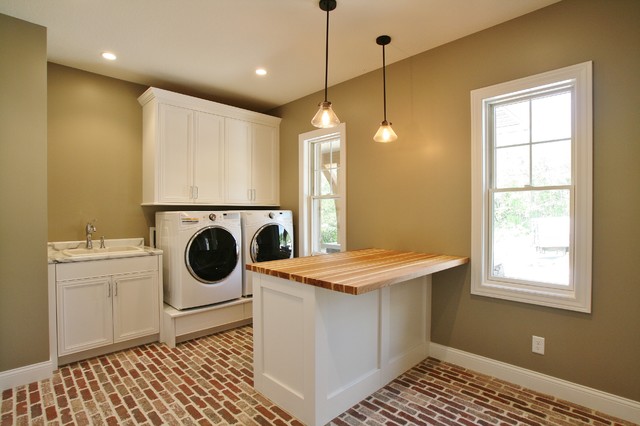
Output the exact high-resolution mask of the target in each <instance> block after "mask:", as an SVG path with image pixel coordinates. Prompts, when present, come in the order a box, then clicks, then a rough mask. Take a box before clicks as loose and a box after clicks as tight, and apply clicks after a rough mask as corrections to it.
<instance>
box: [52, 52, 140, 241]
mask: <svg viewBox="0 0 640 426" xmlns="http://www.w3.org/2000/svg"><path fill="white" fill-rule="evenodd" d="M48 71H49V75H48V84H49V87H48V89H49V100H48V104H49V117H48V118H49V130H48V139H49V141H48V143H49V155H48V162H49V173H48V175H49V223H50V226H49V241H69V240H82V239H84V238H85V232H84V228H85V225H86V223H87V222H88V221H91V220H93V219H97V222H96V228H97V232H96V234H94V238H99V237H100V236H102V235H104V236H105V238H107V239H110V238H130V237H148V235H149V231H148V228H147V223H146V220H145V216H144V212H143V210H142V207H140V203H141V202H142V109H141V107H140V104H139V103H138V101H137V98H138V96H140V95H141V94H142V93H143V92H144V91H145V90H146V88H147V87H146V86H141V85H138V84H134V83H129V82H125V81H122V80H116V79H113V78H109V77H104V76H101V75H97V74H92V73H89V72H85V71H80V70H77V69H74V68H69V67H65V66H62V65H57V64H53V63H50V64H49V66H48Z"/></svg>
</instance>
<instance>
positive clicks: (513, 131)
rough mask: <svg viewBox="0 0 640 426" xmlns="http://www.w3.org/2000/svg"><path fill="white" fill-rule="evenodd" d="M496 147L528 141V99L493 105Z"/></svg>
mask: <svg viewBox="0 0 640 426" xmlns="http://www.w3.org/2000/svg"><path fill="white" fill-rule="evenodd" d="M494 114H495V144H496V146H497V147H500V146H507V145H518V144H523V143H529V101H528V100H526V101H522V102H516V103H513V104H507V105H500V106H497V107H495V109H494Z"/></svg>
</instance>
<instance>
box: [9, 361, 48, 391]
mask: <svg viewBox="0 0 640 426" xmlns="http://www.w3.org/2000/svg"><path fill="white" fill-rule="evenodd" d="M55 368H56V367H55V363H54V362H53V361H51V360H49V361H44V362H40V363H38V364H31V365H27V366H25V367H19V368H16V369H13V370H8V371H0V392H1V391H3V390H5V389H10V388H15V387H16V386H22V385H26V384H29V383H32V382H37V381H39V380H44V379H48V378H50V377H52V376H53V371H54V370H55Z"/></svg>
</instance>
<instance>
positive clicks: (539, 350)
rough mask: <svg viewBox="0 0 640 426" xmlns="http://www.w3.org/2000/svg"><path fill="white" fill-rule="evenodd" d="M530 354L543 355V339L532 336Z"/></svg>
mask: <svg viewBox="0 0 640 426" xmlns="http://www.w3.org/2000/svg"><path fill="white" fill-rule="evenodd" d="M531 352H533V353H536V354H540V355H544V337H538V336H532V339H531Z"/></svg>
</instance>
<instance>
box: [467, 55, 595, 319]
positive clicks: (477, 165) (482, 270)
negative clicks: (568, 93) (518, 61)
mask: <svg viewBox="0 0 640 426" xmlns="http://www.w3.org/2000/svg"><path fill="white" fill-rule="evenodd" d="M561 81H573V82H574V85H575V99H574V111H575V117H576V118H575V120H574V121H575V126H574V128H575V140H576V143H575V144H574V148H573V149H574V151H573V159H574V162H575V167H574V170H573V173H574V175H573V177H572V178H573V184H574V185H575V199H574V205H573V208H574V209H575V210H574V211H575V216H574V217H575V223H574V224H573V226H572V229H573V230H574V234H573V236H572V238H574V256H573V265H572V268H571V270H572V272H573V277H572V278H573V283H574V285H573V288H572V289H571V290H564V289H563V290H557V289H549V288H546V289H545V288H543V287H540V288H534V289H531V288H529V289H523V288H518V287H517V286H509V285H508V284H505V283H504V282H497V281H490V280H489V279H488V257H489V256H488V253H487V247H488V238H489V236H488V235H487V229H488V224H489V220H491V218H490V217H489V197H488V177H489V170H488V155H489V154H488V150H487V145H488V144H487V143H486V139H487V137H486V135H487V126H486V110H487V108H486V106H487V104H488V103H489V102H490V101H491V102H493V101H495V100H497V99H500V98H502V97H507V95H508V96H512V95H513V94H514V93H519V92H521V93H526V92H527V91H529V90H531V89H533V88H539V87H540V86H545V85H551V84H557V83H559V82H561ZM592 91H593V82H592V63H591V61H589V62H584V63H581V64H577V65H573V66H569V67H566V68H561V69H558V70H554V71H549V72H546V73H542V74H537V75H534V76H531V77H526V78H522V79H518V80H514V81H510V82H507V83H502V84H497V85H494V86H489V87H485V88H482V89H477V90H472V91H471V294H475V295H480V296H488V297H495V298H499V299H506V300H512V301H517V302H524V303H530V304H535V305H542V306H549V307H554V308H561V309H567V310H572V311H579V312H591V263H592V262H591V261H592V200H593V196H592V194H593V178H592V176H593V135H592V131H593V125H592V122H593V111H592V105H593V102H592V99H593V95H592Z"/></svg>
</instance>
